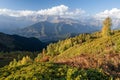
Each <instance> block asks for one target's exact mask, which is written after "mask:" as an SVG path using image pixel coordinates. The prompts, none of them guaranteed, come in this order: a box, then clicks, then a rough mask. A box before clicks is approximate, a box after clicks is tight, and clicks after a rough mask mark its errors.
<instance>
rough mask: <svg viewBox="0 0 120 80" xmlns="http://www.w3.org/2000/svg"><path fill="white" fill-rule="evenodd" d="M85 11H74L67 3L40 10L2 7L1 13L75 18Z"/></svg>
mask: <svg viewBox="0 0 120 80" xmlns="http://www.w3.org/2000/svg"><path fill="white" fill-rule="evenodd" d="M84 13H85V11H84V10H81V9H75V10H73V11H70V9H69V7H68V6H65V5H59V6H54V7H52V8H48V9H41V10H38V11H32V10H11V9H0V15H7V16H12V17H23V16H40V15H49V16H53V15H56V16H62V17H68V18H74V17H78V16H80V15H83V14H84Z"/></svg>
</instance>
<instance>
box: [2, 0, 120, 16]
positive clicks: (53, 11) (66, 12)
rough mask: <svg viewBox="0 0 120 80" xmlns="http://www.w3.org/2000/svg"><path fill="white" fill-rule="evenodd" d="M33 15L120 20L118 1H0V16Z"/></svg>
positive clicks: (119, 2) (119, 3) (119, 1)
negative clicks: (90, 16) (117, 18)
mask: <svg viewBox="0 0 120 80" xmlns="http://www.w3.org/2000/svg"><path fill="white" fill-rule="evenodd" d="M33 14H34V15H60V16H64V17H65V16H67V17H72V18H73V17H75V18H76V17H77V16H84V15H92V16H93V15H95V16H97V17H106V16H110V17H115V18H116V17H119V18H120V0H0V15H9V16H14V17H19V16H28V15H33ZM83 14H84V15H83Z"/></svg>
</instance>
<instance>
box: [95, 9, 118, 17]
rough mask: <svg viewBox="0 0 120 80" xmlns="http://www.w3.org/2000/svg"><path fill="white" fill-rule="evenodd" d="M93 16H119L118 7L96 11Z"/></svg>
mask: <svg viewBox="0 0 120 80" xmlns="http://www.w3.org/2000/svg"><path fill="white" fill-rule="evenodd" d="M95 17H96V18H98V19H101V18H106V17H111V18H120V9H117V8H113V9H111V10H105V11H103V12H100V13H97V14H96V15H95Z"/></svg>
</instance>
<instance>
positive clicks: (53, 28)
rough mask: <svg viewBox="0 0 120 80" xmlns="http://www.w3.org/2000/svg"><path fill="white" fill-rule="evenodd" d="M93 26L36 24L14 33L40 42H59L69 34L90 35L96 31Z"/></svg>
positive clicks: (71, 23) (61, 23)
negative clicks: (34, 38)
mask: <svg viewBox="0 0 120 80" xmlns="http://www.w3.org/2000/svg"><path fill="white" fill-rule="evenodd" d="M96 30H97V28H95V27H94V26H87V25H82V24H80V23H78V22H72V21H67V22H65V21H63V22H58V23H52V22H47V21H44V22H38V23H36V24H33V25H31V26H29V27H26V28H23V29H20V30H17V31H16V32H15V33H16V34H19V35H22V36H25V37H36V38H38V39H40V40H42V41H46V40H48V41H49V40H59V39H64V38H66V37H68V36H69V35H71V34H79V33H90V32H93V31H96Z"/></svg>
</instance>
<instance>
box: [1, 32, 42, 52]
mask: <svg viewBox="0 0 120 80" xmlns="http://www.w3.org/2000/svg"><path fill="white" fill-rule="evenodd" d="M43 47H44V44H43V43H42V42H41V41H39V40H38V39H36V38H26V37H22V36H18V35H8V34H4V33H0V51H17V50H18V51H19V50H20V51H39V50H41V49H42V48H43Z"/></svg>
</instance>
